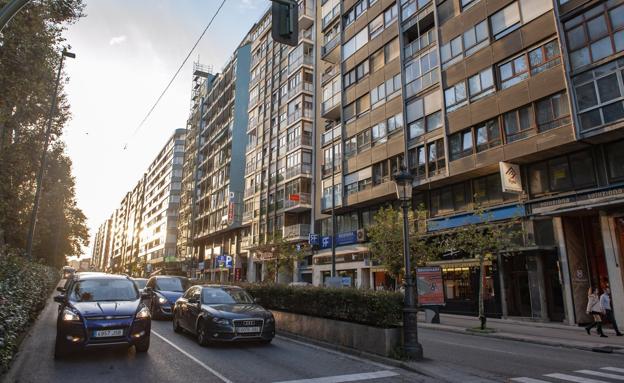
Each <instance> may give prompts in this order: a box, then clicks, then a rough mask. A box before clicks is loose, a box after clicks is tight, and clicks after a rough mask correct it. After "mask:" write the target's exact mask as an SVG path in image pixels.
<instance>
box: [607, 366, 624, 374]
mask: <svg viewBox="0 0 624 383" xmlns="http://www.w3.org/2000/svg"><path fill="white" fill-rule="evenodd" d="M601 370H607V371H613V372H623V373H624V368H617V367H602V368H601Z"/></svg>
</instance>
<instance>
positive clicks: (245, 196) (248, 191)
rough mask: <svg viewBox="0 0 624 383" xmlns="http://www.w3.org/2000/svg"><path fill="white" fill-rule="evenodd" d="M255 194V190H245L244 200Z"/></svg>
mask: <svg viewBox="0 0 624 383" xmlns="http://www.w3.org/2000/svg"><path fill="white" fill-rule="evenodd" d="M255 192H256V188H253V187H250V188H247V189H245V193H244V194H243V196H244V198H248V197H251V196H252V195H254V194H255Z"/></svg>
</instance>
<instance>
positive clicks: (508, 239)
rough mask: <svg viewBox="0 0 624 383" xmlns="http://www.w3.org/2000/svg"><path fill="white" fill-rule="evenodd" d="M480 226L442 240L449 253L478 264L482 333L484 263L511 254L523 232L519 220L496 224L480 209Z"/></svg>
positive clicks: (477, 214)
mask: <svg viewBox="0 0 624 383" xmlns="http://www.w3.org/2000/svg"><path fill="white" fill-rule="evenodd" d="M474 216H475V217H478V218H479V219H478V220H476V221H477V222H472V223H468V224H466V225H464V226H461V227H460V228H458V229H456V230H454V231H453V232H452V233H448V234H446V235H444V236H443V237H442V238H441V241H442V243H443V244H444V247H445V248H446V249H447V250H454V251H460V252H462V253H464V254H466V255H468V256H469V257H470V258H474V259H477V260H478V261H479V281H480V282H479V295H478V299H479V320H480V321H481V329H482V330H484V329H485V328H486V321H487V319H486V316H485V308H484V294H485V278H484V276H485V266H484V265H485V262H486V261H490V260H492V259H494V258H495V257H496V255H497V254H499V253H503V254H507V255H508V254H512V253H513V252H514V251H516V249H517V248H518V243H519V242H520V240H521V239H522V230H521V229H520V228H519V227H518V223H519V221H518V220H516V219H513V220H510V221H507V222H493V217H492V216H491V214H488V213H487V212H486V211H485V210H484V209H483V208H482V207H481V206H477V207H476V208H475V212H474Z"/></svg>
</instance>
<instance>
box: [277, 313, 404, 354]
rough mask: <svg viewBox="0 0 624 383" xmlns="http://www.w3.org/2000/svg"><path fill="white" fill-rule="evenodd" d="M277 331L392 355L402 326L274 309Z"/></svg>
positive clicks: (398, 340)
mask: <svg viewBox="0 0 624 383" xmlns="http://www.w3.org/2000/svg"><path fill="white" fill-rule="evenodd" d="M272 312H273V315H274V316H275V323H276V326H277V331H278V332H287V333H291V334H295V335H300V336H303V337H306V338H311V339H315V340H320V341H323V342H328V343H332V344H335V345H338V346H342V347H348V348H353V349H357V350H360V351H365V352H370V353H372V354H378V355H384V356H389V355H390V354H391V353H392V351H393V350H395V349H396V348H397V347H398V346H400V345H401V329H400V328H379V327H372V326H366V325H362V324H358V323H350V322H343V321H338V320H333V319H325V318H318V317H313V316H307V315H300V314H293V313H287V312H283V311H272Z"/></svg>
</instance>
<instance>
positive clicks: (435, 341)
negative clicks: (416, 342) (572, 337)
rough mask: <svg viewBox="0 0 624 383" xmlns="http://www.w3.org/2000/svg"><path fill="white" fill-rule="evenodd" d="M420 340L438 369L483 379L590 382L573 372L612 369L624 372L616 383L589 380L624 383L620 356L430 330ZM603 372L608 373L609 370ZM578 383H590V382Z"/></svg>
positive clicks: (426, 330) (623, 363)
mask: <svg viewBox="0 0 624 383" xmlns="http://www.w3.org/2000/svg"><path fill="white" fill-rule="evenodd" d="M419 336H420V341H421V343H422V345H423V348H424V350H425V356H426V357H427V358H428V359H431V360H433V361H435V362H436V365H437V366H438V367H441V368H444V367H447V368H449V369H459V370H461V371H463V372H464V373H466V374H470V375H474V376H477V377H481V378H483V379H491V380H494V381H503V382H504V381H509V379H510V378H531V379H539V380H537V381H534V382H533V383H538V382H539V381H545V382H558V383H561V380H557V379H553V378H551V377H545V376H544V375H547V374H553V373H564V374H572V375H574V376H581V377H584V378H592V377H591V376H588V374H578V373H574V371H577V370H593V371H601V368H603V367H615V368H622V369H623V371H621V372H620V374H619V375H620V378H619V379H615V380H610V379H607V378H598V377H595V376H594V377H593V378H592V379H594V381H595V380H596V379H598V380H599V381H600V382H614V381H624V356H623V355H621V354H603V353H597V352H589V351H582V350H575V349H567V348H560V347H549V346H542V345H537V344H532V343H525V342H518V341H511V340H504V339H496V338H486V337H482V336H476V335H469V334H465V335H464V334H458V333H451V332H445V331H438V330H430V329H421V330H420V331H419ZM603 372H604V373H608V370H604V371H603ZM614 373H616V372H614ZM616 374H617V373H616ZM564 381H565V380H564ZM568 381H570V380H568ZM572 381H573V380H572ZM526 382H531V381H530V380H526ZM579 382H583V383H592V382H591V381H589V380H585V381H582V380H579ZM596 383H598V382H596Z"/></svg>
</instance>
